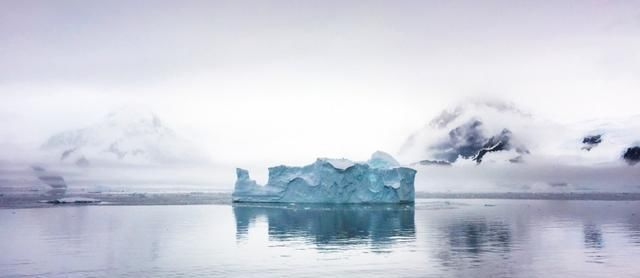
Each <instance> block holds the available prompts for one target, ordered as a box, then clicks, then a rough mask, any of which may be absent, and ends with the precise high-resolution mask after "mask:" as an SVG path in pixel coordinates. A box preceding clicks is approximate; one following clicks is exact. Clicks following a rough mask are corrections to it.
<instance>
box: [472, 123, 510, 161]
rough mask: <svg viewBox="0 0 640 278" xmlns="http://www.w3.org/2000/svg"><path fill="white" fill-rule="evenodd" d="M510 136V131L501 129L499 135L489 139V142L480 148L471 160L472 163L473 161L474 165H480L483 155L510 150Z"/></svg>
mask: <svg viewBox="0 0 640 278" xmlns="http://www.w3.org/2000/svg"><path fill="white" fill-rule="evenodd" d="M511 136H512V134H511V131H509V130H508V129H503V130H502V132H500V134H498V135H496V136H493V137H491V138H489V141H487V143H485V144H484V146H482V149H480V150H479V151H478V153H477V154H476V156H475V157H474V158H473V161H475V162H476V163H480V162H482V157H484V155H485V154H487V153H488V152H497V151H503V150H508V149H510V148H511V145H510V144H509V140H510V139H511Z"/></svg>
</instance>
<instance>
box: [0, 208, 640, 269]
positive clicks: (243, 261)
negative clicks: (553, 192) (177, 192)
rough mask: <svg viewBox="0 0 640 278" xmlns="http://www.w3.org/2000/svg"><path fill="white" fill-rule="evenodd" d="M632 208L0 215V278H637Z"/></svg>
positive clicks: (637, 229)
mask: <svg viewBox="0 0 640 278" xmlns="http://www.w3.org/2000/svg"><path fill="white" fill-rule="evenodd" d="M639 262H640V202H638V201H523V200H451V201H446V200H418V201H417V203H416V204H415V206H368V207H359V206H247V205H245V206H231V205H205V206H195V205H191V206H76V207H56V208H46V209H42V208H41V209H2V210H0V276H8V277H11V276H45V277H95V276H125V277H145V276H154V277H157V276H190V277H192V276H206V277H211V276H239V277H248V276H260V277H265V276H276V277H282V276H297V277H305V276H309V277H316V276H323V277H344V276H361V277H372V276H384V277H395V276H400V277H442V276H445V277H447V276H448V277H567V276H574V277H603V276H609V277H634V276H635V277H638V275H640V263H639Z"/></svg>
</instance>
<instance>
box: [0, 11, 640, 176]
mask: <svg viewBox="0 0 640 278" xmlns="http://www.w3.org/2000/svg"><path fill="white" fill-rule="evenodd" d="M481 2H482V3H481ZM638 76H640V2H638V1H528V2H527V1H18V0H15V1H11V0H8V1H2V2H1V3H0V147H2V149H3V150H4V154H3V153H1V152H2V151H0V156H2V155H4V156H11V155H16V153H18V154H19V152H20V151H23V150H24V151H26V150H28V149H30V148H33V147H34V146H38V145H39V144H40V143H42V142H43V141H44V140H45V139H46V138H47V137H48V136H50V135H51V134H52V133H55V132H58V131H60V130H63V129H67V128H75V127H82V126H86V125H89V124H91V123H93V122H95V121H98V120H99V119H100V118H102V117H103V116H104V115H105V114H107V113H108V112H109V111H110V110H113V109H115V108H117V107H120V106H140V107H143V108H144V109H150V110H153V111H154V112H155V113H157V114H158V115H159V116H160V117H161V118H162V119H163V120H164V121H166V122H168V123H169V124H170V125H172V126H173V127H175V129H177V130H178V131H179V132H181V133H183V134H186V135H187V136H188V137H192V138H194V140H196V141H198V142H199V143H201V144H203V145H205V146H206V148H207V150H208V151H209V152H211V154H212V157H213V158H214V159H216V160H218V161H226V162H231V163H249V162H269V163H294V164H300V163H307V162H310V161H312V159H314V158H315V157H318V156H320V157H349V158H352V159H366V157H367V156H368V155H369V154H370V153H372V152H373V151H375V150H377V149H381V150H385V151H388V152H390V153H395V152H396V151H397V150H398V148H399V147H400V145H401V144H402V143H403V142H404V140H405V139H406V138H407V136H408V135H409V134H410V133H412V132H413V131H415V130H417V129H419V128H420V127H421V126H422V125H423V124H425V123H426V122H427V121H428V120H429V119H430V118H431V117H432V116H433V115H435V114H437V113H439V112H440V111H441V110H442V109H444V108H446V107H448V106H450V105H452V104H453V103H455V102H457V101H461V100H464V99H466V98H469V97H474V98H482V97H492V98H499V99H504V100H506V101H512V102H515V103H516V104H517V105H518V106H520V107H521V108H523V109H524V110H528V111H531V112H532V113H533V114H535V115H538V116H541V117H546V118H550V119H553V120H556V121H559V122H571V121H579V120H583V119H590V118H600V117H626V116H629V115H632V114H638V113H639V112H638V111H640V110H639V109H638V104H639V103H640V78H638Z"/></svg>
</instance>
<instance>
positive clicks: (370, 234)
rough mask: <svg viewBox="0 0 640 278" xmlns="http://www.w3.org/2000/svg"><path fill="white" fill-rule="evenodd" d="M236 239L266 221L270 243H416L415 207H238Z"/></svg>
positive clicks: (375, 246)
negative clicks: (258, 222) (301, 241)
mask: <svg viewBox="0 0 640 278" xmlns="http://www.w3.org/2000/svg"><path fill="white" fill-rule="evenodd" d="M233 213H234V216H235V220H236V237H237V238H238V239H240V240H242V239H244V238H246V236H247V234H248V230H249V228H250V224H252V223H255V222H256V221H260V220H262V219H266V220H264V221H266V223H267V224H268V234H269V238H270V239H271V240H277V241H288V240H303V241H308V242H311V243H314V244H316V245H318V246H324V245H355V244H370V245H371V246H372V247H373V248H381V247H385V246H389V245H391V244H394V243H396V242H400V241H407V240H415V229H416V228H415V223H414V207H413V205H367V206H357V205H262V204H261V205H258V204H235V205H234V207H233ZM258 219H260V220H258Z"/></svg>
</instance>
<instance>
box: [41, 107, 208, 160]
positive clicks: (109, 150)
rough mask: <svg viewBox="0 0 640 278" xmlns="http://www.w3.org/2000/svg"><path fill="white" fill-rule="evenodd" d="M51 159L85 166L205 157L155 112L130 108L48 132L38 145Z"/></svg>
mask: <svg viewBox="0 0 640 278" xmlns="http://www.w3.org/2000/svg"><path fill="white" fill-rule="evenodd" d="M40 149H41V150H42V151H43V153H44V154H45V155H46V156H47V157H48V158H50V159H52V160H58V161H61V162H63V163H65V164H75V165H77V166H79V167H88V166H91V165H92V164H142V165H147V164H152V165H153V164H174V163H185V162H191V163H193V162H203V161H206V160H207V157H206V156H205V155H204V154H203V152H202V151H201V150H199V149H198V148H197V147H195V146H194V144H193V143H192V142H189V141H188V140H186V139H184V138H182V137H180V136H179V135H178V134H176V132H175V131H173V130H172V129H171V128H169V127H167V126H166V125H165V124H164V123H163V122H162V121H161V120H160V118H158V117H157V116H156V115H155V114H153V113H151V112H141V111H139V110H134V109H131V108H127V109H120V110H117V111H115V112H112V113H110V114H108V115H107V116H106V117H105V118H104V119H103V120H102V121H100V122H98V123H96V124H94V125H91V126H88V127H83V128H79V129H74V130H68V131H63V132H60V133H58V134H55V135H53V136H51V137H50V138H49V139H48V140H47V141H46V142H45V143H44V144H43V145H42V146H41V148H40Z"/></svg>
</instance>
